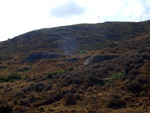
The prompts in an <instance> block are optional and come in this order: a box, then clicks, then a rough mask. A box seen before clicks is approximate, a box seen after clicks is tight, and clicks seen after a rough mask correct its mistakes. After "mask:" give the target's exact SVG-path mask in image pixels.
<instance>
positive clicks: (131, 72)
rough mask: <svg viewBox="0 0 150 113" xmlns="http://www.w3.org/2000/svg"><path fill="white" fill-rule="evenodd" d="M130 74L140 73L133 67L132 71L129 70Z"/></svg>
mask: <svg viewBox="0 0 150 113" xmlns="http://www.w3.org/2000/svg"><path fill="white" fill-rule="evenodd" d="M129 74H130V75H138V74H139V72H138V70H137V69H132V70H131V71H130V72H129Z"/></svg>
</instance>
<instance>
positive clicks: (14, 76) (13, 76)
mask: <svg viewBox="0 0 150 113" xmlns="http://www.w3.org/2000/svg"><path fill="white" fill-rule="evenodd" d="M12 79H22V75H21V74H19V73H17V72H11V73H9V74H8V75H7V76H6V80H8V81H10V80H12Z"/></svg>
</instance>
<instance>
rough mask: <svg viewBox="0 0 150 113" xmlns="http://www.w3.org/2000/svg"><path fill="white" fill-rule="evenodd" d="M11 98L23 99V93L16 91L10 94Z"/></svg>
mask: <svg viewBox="0 0 150 113" xmlns="http://www.w3.org/2000/svg"><path fill="white" fill-rule="evenodd" d="M12 96H13V97H23V96H24V92H23V91H17V92H14V93H13V94H12Z"/></svg>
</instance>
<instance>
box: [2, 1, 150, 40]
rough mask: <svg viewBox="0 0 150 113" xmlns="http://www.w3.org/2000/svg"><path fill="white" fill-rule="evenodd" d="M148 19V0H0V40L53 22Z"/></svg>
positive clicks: (62, 24)
mask: <svg viewBox="0 0 150 113" xmlns="http://www.w3.org/2000/svg"><path fill="white" fill-rule="evenodd" d="M141 20H142V21H145V20H150V0H0V41H3V40H7V39H8V38H9V39H10V38H13V37H15V36H17V35H20V34H22V33H25V32H28V31H31V30H35V29H40V28H51V27H57V26H65V25H72V24H78V23H98V22H100V23H101V22H105V21H134V22H139V21H141Z"/></svg>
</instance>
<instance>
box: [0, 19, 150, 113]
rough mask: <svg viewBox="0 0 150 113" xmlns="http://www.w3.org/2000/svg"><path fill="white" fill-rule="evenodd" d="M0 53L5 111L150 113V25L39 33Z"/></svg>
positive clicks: (0, 108)
mask: <svg viewBox="0 0 150 113" xmlns="http://www.w3.org/2000/svg"><path fill="white" fill-rule="evenodd" d="M0 54H1V55H0V112H7V113H11V112H12V113H20V112H27V113H33V112H35V113H47V112H48V113H73V112H74V113H108V112H109V113H148V112H150V101H149V97H150V71H149V70H150V21H145V22H105V23H98V24H79V25H71V26H62V27H56V28H45V29H39V30H34V31H31V32H28V33H25V34H22V35H19V36H17V37H14V38H13V39H10V40H7V41H5V42H1V43H0Z"/></svg>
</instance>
